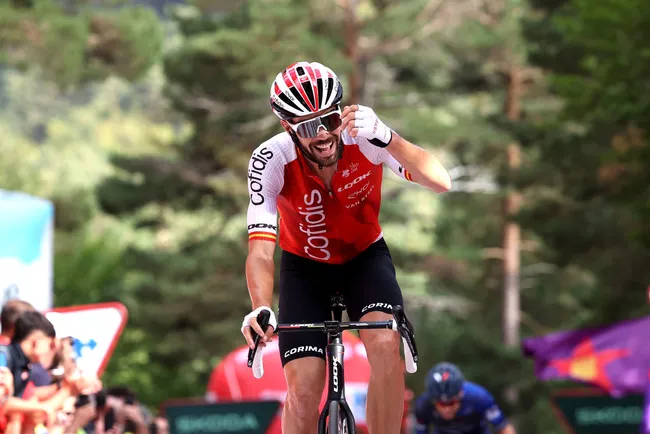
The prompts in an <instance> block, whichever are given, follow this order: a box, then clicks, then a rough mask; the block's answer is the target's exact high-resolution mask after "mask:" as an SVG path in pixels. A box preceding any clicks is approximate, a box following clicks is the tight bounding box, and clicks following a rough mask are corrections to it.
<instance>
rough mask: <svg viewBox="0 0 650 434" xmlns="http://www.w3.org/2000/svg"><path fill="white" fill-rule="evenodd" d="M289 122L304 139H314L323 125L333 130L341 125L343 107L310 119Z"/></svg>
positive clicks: (327, 129) (328, 129)
mask: <svg viewBox="0 0 650 434" xmlns="http://www.w3.org/2000/svg"><path fill="white" fill-rule="evenodd" d="M287 123H288V124H289V126H290V127H291V129H292V130H294V131H295V132H296V133H297V134H298V135H299V136H300V137H302V138H303V139H313V138H314V137H316V136H317V135H318V133H319V132H320V129H321V127H322V128H325V130H326V131H329V132H332V131H334V130H336V129H337V128H338V127H340V126H341V123H343V121H342V120H341V109H338V108H337V109H336V110H335V111H333V112H329V113H325V114H324V115H320V116H318V117H317V118H313V119H308V120H306V121H302V122H298V123H297V124H292V123H291V122H287Z"/></svg>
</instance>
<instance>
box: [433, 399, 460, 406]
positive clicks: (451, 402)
mask: <svg viewBox="0 0 650 434" xmlns="http://www.w3.org/2000/svg"><path fill="white" fill-rule="evenodd" d="M434 403H435V404H436V405H437V406H439V407H453V406H454V405H458V404H459V403H460V398H453V399H450V400H448V401H435V402H434Z"/></svg>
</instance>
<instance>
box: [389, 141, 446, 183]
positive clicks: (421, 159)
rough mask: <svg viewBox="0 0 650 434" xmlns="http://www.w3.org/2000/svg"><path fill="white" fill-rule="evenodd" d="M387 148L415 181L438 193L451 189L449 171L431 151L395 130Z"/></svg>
mask: <svg viewBox="0 0 650 434" xmlns="http://www.w3.org/2000/svg"><path fill="white" fill-rule="evenodd" d="M386 150H387V151H388V152H389V153H390V154H391V155H392V156H393V158H395V159H396V160H397V161H398V162H399V163H400V164H401V165H402V166H404V168H405V169H406V170H408V171H409V172H410V173H411V176H412V177H413V181H415V182H417V183H418V184H420V185H422V186H424V187H426V188H428V189H430V190H433V191H435V192H436V193H444V192H446V191H449V189H451V177H450V176H449V173H448V172H447V170H446V169H445V168H444V167H443V166H442V164H440V161H438V159H437V158H436V157H434V156H433V155H432V154H431V153H430V152H428V151H426V150H424V149H422V148H420V147H419V146H416V145H414V144H413V143H411V142H409V141H408V140H406V139H404V138H403V137H401V136H399V135H398V134H397V133H395V132H393V139H392V140H391V142H390V143H389V144H388V146H387V147H386Z"/></svg>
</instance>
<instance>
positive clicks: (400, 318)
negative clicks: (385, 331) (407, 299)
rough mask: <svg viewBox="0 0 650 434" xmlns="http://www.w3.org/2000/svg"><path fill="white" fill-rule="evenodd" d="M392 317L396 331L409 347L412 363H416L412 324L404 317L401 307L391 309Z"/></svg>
mask: <svg viewBox="0 0 650 434" xmlns="http://www.w3.org/2000/svg"><path fill="white" fill-rule="evenodd" d="M393 316H394V317H395V321H397V330H398V331H399V334H400V335H401V336H402V337H403V338H404V340H405V341H406V343H407V345H408V346H409V349H410V350H411V354H412V355H413V361H414V362H416V363H417V362H418V361H419V356H418V349H417V346H416V344H415V329H414V327H413V324H411V322H410V321H409V320H408V318H407V317H406V313H404V308H403V307H402V306H399V305H397V306H394V307H393Z"/></svg>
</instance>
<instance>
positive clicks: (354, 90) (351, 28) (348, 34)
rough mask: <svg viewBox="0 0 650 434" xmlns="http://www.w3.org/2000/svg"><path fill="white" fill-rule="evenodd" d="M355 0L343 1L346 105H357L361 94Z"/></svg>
mask: <svg viewBox="0 0 650 434" xmlns="http://www.w3.org/2000/svg"><path fill="white" fill-rule="evenodd" d="M356 10H357V0H346V1H345V44H346V54H347V56H348V60H349V61H350V67H351V70H350V77H349V93H348V98H347V100H348V103H349V104H358V103H359V97H360V93H361V86H362V83H361V77H360V65H359V60H360V59H359V44H358V39H359V23H358V22H357V14H356Z"/></svg>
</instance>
